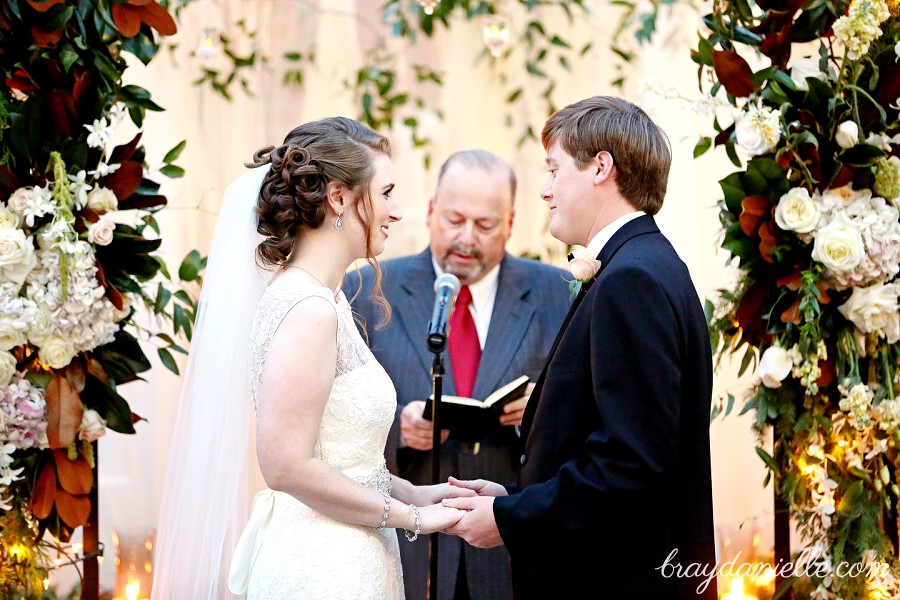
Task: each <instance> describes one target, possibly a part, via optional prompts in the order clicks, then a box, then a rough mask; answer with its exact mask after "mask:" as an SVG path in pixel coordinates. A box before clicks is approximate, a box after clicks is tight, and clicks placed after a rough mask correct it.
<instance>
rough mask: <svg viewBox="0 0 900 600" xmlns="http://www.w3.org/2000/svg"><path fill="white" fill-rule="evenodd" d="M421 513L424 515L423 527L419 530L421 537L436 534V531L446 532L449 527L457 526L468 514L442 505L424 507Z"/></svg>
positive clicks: (421, 508) (420, 509)
mask: <svg viewBox="0 0 900 600" xmlns="http://www.w3.org/2000/svg"><path fill="white" fill-rule="evenodd" d="M419 511H420V513H421V514H422V525H421V526H420V528H419V533H420V534H421V535H426V534H429V533H434V532H435V531H444V530H445V529H447V528H448V527H452V526H453V525H455V524H456V523H457V522H458V521H459V520H460V519H461V518H462V516H463V515H464V514H466V513H465V511H462V510H457V509H455V508H451V507H447V506H443V505H441V504H429V505H428V506H422V507H420V508H419Z"/></svg>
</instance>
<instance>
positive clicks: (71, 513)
mask: <svg viewBox="0 0 900 600" xmlns="http://www.w3.org/2000/svg"><path fill="white" fill-rule="evenodd" d="M56 512H57V513H58V514H59V518H60V519H62V520H63V521H64V522H65V523H66V525H68V526H69V527H81V526H82V525H85V524H86V523H87V522H88V519H89V518H90V516H91V499H90V497H89V496H87V495H86V494H84V495H74V494H70V493H69V492H67V491H66V490H64V489H62V488H57V489H56Z"/></svg>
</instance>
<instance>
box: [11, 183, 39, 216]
mask: <svg viewBox="0 0 900 600" xmlns="http://www.w3.org/2000/svg"><path fill="white" fill-rule="evenodd" d="M32 194H33V192H32V191H31V188H19V189H17V190H16V191H14V192H13V193H12V195H11V196H10V197H9V200H8V204H9V207H10V208H11V209H12V210H13V212H15V213H16V214H19V215H22V214H25V209H26V208H28V205H29V204H30V203H31V196H32Z"/></svg>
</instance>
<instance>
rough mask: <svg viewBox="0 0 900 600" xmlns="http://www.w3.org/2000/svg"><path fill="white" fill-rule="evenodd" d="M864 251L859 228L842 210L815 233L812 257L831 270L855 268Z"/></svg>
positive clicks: (841, 271)
mask: <svg viewBox="0 0 900 600" xmlns="http://www.w3.org/2000/svg"><path fill="white" fill-rule="evenodd" d="M865 253H866V249H865V246H864V245H863V239H862V235H861V234H860V232H859V228H858V227H857V226H856V225H855V224H853V222H851V221H850V219H848V218H847V215H845V214H844V213H843V212H842V211H839V212H838V213H837V215H836V216H835V217H834V218H833V219H832V220H831V222H830V223H829V224H828V225H826V226H825V227H823V228H822V229H820V230H819V231H817V232H816V234H815V243H814V244H813V251H812V258H813V260H816V261H819V262H820V263H822V264H823V265H825V266H826V267H827V268H828V269H830V270H832V271H835V272H838V273H843V272H846V271H851V270H853V269H855V268H856V267H857V266H858V265H859V263H860V262H862V259H863V256H864V255H865Z"/></svg>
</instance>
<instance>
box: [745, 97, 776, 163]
mask: <svg viewBox="0 0 900 600" xmlns="http://www.w3.org/2000/svg"><path fill="white" fill-rule="evenodd" d="M734 136H735V139H736V140H737V145H738V147H739V148H740V149H741V151H743V152H744V154H746V155H748V156H758V155H760V154H765V153H766V152H769V151H770V150H773V149H774V148H775V146H776V145H777V144H778V140H780V139H781V112H779V111H777V110H772V109H771V108H768V107H764V106H763V107H756V106H754V107H751V108H750V109H748V110H747V111H746V112H743V113H741V115H740V116H739V117H738V118H737V120H736V122H735V126H734Z"/></svg>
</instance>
